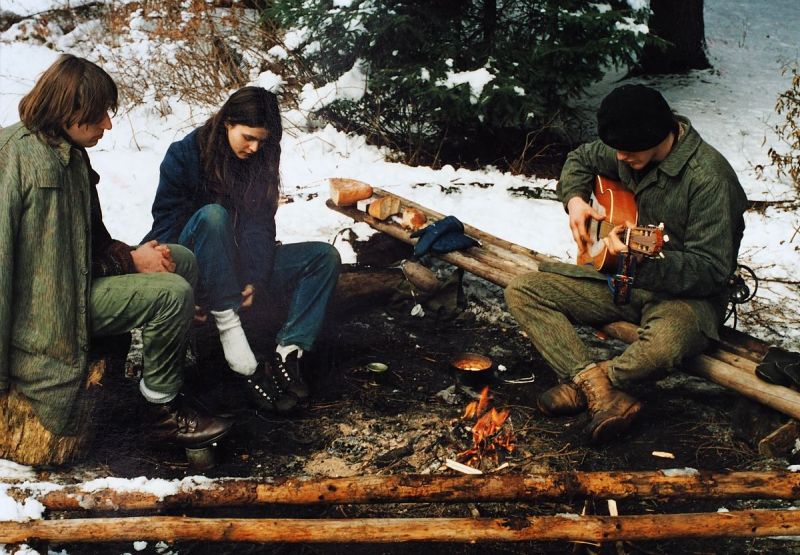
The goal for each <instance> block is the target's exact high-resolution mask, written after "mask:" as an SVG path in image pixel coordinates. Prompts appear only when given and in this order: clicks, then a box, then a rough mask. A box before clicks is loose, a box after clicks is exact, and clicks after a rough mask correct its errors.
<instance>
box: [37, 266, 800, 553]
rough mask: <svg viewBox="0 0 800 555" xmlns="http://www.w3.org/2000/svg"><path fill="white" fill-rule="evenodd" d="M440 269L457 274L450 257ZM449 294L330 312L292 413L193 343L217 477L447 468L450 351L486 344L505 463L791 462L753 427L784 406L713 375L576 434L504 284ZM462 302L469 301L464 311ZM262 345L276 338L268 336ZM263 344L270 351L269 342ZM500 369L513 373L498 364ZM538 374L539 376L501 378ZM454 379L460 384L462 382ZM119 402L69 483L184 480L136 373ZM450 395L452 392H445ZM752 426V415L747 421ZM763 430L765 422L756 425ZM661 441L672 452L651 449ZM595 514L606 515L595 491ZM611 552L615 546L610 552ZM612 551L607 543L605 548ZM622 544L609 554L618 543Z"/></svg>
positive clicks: (733, 548) (698, 548)
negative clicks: (625, 424)
mask: <svg viewBox="0 0 800 555" xmlns="http://www.w3.org/2000/svg"><path fill="white" fill-rule="evenodd" d="M444 271H445V272H447V271H450V270H449V269H448V268H446V267H445V268H444ZM452 282H453V283H454V285H453V286H452V287H451V288H450V289H449V291H448V292H447V293H446V294H443V295H440V296H439V298H435V299H430V300H429V302H427V303H422V304H423V307H424V308H425V315H424V316H422V317H420V316H413V315H412V314H411V311H412V308H413V307H414V305H415V304H416V301H419V300H420V299H419V298H417V299H414V298H410V297H405V296H403V295H399V296H398V298H396V299H394V300H393V301H392V302H386V303H383V304H376V305H375V306H374V307H372V308H370V309H367V310H362V311H359V312H357V313H353V314H351V315H349V316H348V317H342V316H339V317H336V318H331V319H329V321H328V323H327V326H326V330H325V334H324V337H323V338H322V340H321V341H320V345H319V347H318V348H317V349H316V351H315V352H314V353H311V354H310V356H308V357H304V358H305V361H306V373H307V376H308V378H309V380H310V382H311V383H312V384H313V389H314V392H313V398H312V401H311V403H310V405H309V406H308V407H307V408H304V409H302V410H299V411H298V412H296V413H295V414H291V415H288V416H278V415H273V414H260V413H257V412H255V411H253V410H252V409H250V408H249V407H248V406H247V402H246V400H245V397H244V395H243V391H242V389H241V385H240V383H239V382H238V381H237V380H236V378H234V376H233V375H232V373H231V372H230V371H228V370H226V369H225V363H224V360H222V358H221V354H220V352H219V350H218V349H217V348H216V345H215V343H214V341H213V340H211V341H203V342H202V345H201V346H200V347H199V348H198V349H197V351H198V352H199V354H200V355H201V359H202V361H203V362H202V363H200V364H197V365H196V368H194V370H193V373H192V387H193V389H194V390H195V391H196V392H197V394H198V395H199V396H201V397H202V398H203V399H204V401H205V402H206V403H207V404H209V406H211V407H212V408H214V409H215V410H218V411H226V412H232V413H234V414H235V415H236V417H237V419H238V425H237V427H236V428H235V429H234V431H233V432H232V433H231V434H230V436H229V437H228V438H226V439H225V440H224V442H223V444H222V445H221V446H220V448H219V451H218V458H219V464H218V466H217V467H216V468H214V469H213V470H212V471H210V472H207V473H206V474H207V475H209V476H237V477H256V478H257V477H279V476H351V475H364V474H373V475H374V474H401V473H423V474H428V473H433V474H452V473H454V471H452V470H450V469H447V468H446V467H444V462H445V460H446V459H448V458H449V459H453V458H455V457H456V454H457V453H459V452H461V451H463V450H465V449H467V448H468V447H470V434H469V432H468V431H467V430H466V425H467V424H468V423H465V422H464V421H462V420H461V419H460V417H461V415H462V413H463V410H464V408H465V406H466V405H467V403H469V402H470V401H471V400H472V398H471V395H470V392H469V391H466V390H464V389H463V388H461V387H460V385H459V384H457V383H456V379H455V377H454V375H453V373H452V371H451V369H450V366H449V362H448V361H449V360H450V359H451V358H452V357H453V356H454V355H455V354H457V353H458V352H462V351H473V352H478V353H483V354H486V355H488V356H490V357H491V358H492V359H493V361H494V369H495V372H494V376H493V378H492V379H491V383H490V390H491V394H492V396H493V404H494V406H495V407H497V408H498V409H508V410H510V419H509V422H507V423H506V426H507V427H509V426H513V432H514V433H515V434H516V440H517V441H516V449H515V450H514V451H513V452H512V453H510V454H507V455H505V456H503V457H501V458H500V460H499V461H498V462H497V463H495V462H494V461H488V460H487V461H484V469H485V470H487V471H491V470H492V468H494V467H496V466H497V464H498V463H503V462H505V463H508V466H507V467H506V468H504V469H503V470H501V472H505V473H534V472H547V471H564V470H601V469H602V470H611V469H620V470H652V469H660V468H683V467H692V468H696V469H706V470H765V469H785V468H786V465H787V464H788V461H787V460H786V459H766V458H763V457H761V456H759V455H758V453H757V451H756V450H755V449H754V447H753V444H752V442H751V441H750V440H749V439H748V436H756V437H760V436H759V435H758V434H762V435H763V433H762V429H764V430H767V431H769V428H770V426H773V427H774V426H777V425H778V424H779V423H780V422H781V421H782V417H780V415H777V414H776V413H773V412H771V411H768V410H761V409H758V408H757V407H753V406H752V405H751V404H749V403H743V402H742V401H741V400H740V399H739V397H738V396H737V395H735V394H734V393H732V392H730V391H728V390H725V389H723V388H721V387H719V386H716V385H714V384H711V383H709V382H706V381H704V380H702V379H699V378H695V377H692V376H689V375H687V374H683V373H676V374H674V375H672V376H670V377H668V378H666V379H665V380H663V381H661V382H659V383H657V384H650V385H649V386H648V387H641V388H640V389H638V390H637V391H636V392H635V393H636V395H638V396H639V397H640V398H641V399H642V400H643V401H644V403H645V409H644V412H643V414H642V416H641V418H640V420H639V422H638V423H637V424H636V425H635V427H634V428H633V429H632V430H631V432H630V433H629V434H627V435H626V436H625V437H623V438H621V439H620V440H619V441H617V442H615V443H612V444H610V445H608V446H604V447H591V446H589V445H587V443H586V442H585V440H584V435H583V432H582V428H583V424H584V423H585V419H586V417H585V415H581V416H578V417H571V418H557V419H551V418H546V417H544V416H542V415H541V414H539V413H538V412H537V411H536V410H535V408H533V406H534V402H533V400H534V399H535V397H536V395H537V394H539V393H540V392H541V391H543V390H544V389H546V388H548V387H550V386H551V385H554V384H555V378H554V375H553V374H552V372H551V371H550V370H549V369H548V368H547V366H546V364H545V363H544V362H543V361H542V360H541V359H540V358H538V356H537V354H536V353H535V351H534V350H533V348H532V347H531V346H530V344H529V342H528V340H527V339H526V338H525V337H524V336H523V335H522V334H521V333H520V331H519V328H518V327H517V326H516V325H515V323H514V321H513V319H512V318H511V317H510V315H509V314H508V313H507V312H506V311H505V308H504V305H503V302H502V294H501V291H500V290H499V288H497V287H495V286H492V285H490V284H487V283H486V282H483V281H482V280H478V279H476V278H470V277H469V276H467V277H466V278H465V279H464V282H463V287H461V288H459V287H458V286H457V281H456V280H452ZM458 305H460V308H459V307H458ZM581 333H582V334H583V336H584V337H585V339H586V340H587V341H590V342H591V343H592V345H593V346H594V347H595V348H597V349H599V350H601V351H604V352H605V353H606V354H607V355H609V356H610V355H611V354H613V352H614V351H615V350H617V349H621V348H622V347H623V346H622V345H621V344H619V343H616V342H613V341H603V340H601V339H598V338H597V337H596V336H595V335H594V333H593V331H592V330H590V329H582V330H581ZM260 339H263V344H264V345H269V338H268V337H261V338H260ZM265 348H266V347H265ZM370 362H383V363H384V364H386V365H388V371H387V372H386V373H384V374H382V375H379V376H376V375H375V374H372V373H370V372H368V371H367V370H366V365H367V364H369V363H370ZM501 366H502V367H505V371H499V370H497V368H498V367H501ZM531 377H532V378H533V381H532V383H508V382H510V381H514V380H519V379H524V378H528V379H530V378H531ZM454 386H455V387H454ZM109 391H110V392H113V393H112V395H113V397H114V403H113V405H111V404H109V405H108V406H107V407H106V409H105V410H104V416H103V419H104V420H105V425H104V426H103V433H102V435H101V436H99V437H98V439H97V441H96V445H95V447H94V449H93V451H92V453H91V456H90V460H89V461H87V462H86V463H85V464H82V465H80V466H78V467H74V468H71V469H58V470H59V472H62V473H63V472H70V473H71V475H72V476H73V477H74V478H75V479H76V480H83V479H91V478H93V477H97V476H119V477H136V476H141V475H145V476H147V477H151V478H152V477H162V478H181V477H184V476H187V475H192V474H196V473H197V472H196V471H194V470H193V469H191V468H189V467H188V465H187V463H186V460H185V457H184V454H183V452H182V451H181V450H178V449H170V448H164V447H163V446H158V445H154V444H153V443H152V442H150V441H148V434H147V429H146V426H143V425H141V424H140V422H141V421H142V420H143V417H142V415H141V408H142V405H141V403H140V402H138V396H137V394H136V391H135V383H134V382H133V381H132V380H124V379H119V380H115V381H114V382H113V384H112V385H111V386H110V389H109ZM448 393H450V395H448ZM754 423H755V424H757V425H754ZM757 428H758V429H757ZM653 451H666V452H669V453H672V454H673V455H674V459H664V458H659V457H656V456H653V454H652V453H653ZM584 501H585V500H583V499H572V500H564V501H563V502H560V503H557V502H540V503H535V504H533V503H519V504H460V505H444V504H410V505H376V506H354V505H342V506H330V507H293V508H286V507H281V508H275V507H267V508H265V507H260V508H257V509H238V510H235V511H232V510H226V511H217V512H214V511H209V510H205V511H196V512H194V513H191V512H190V513H183V514H192V515H195V516H262V517H268V516H293V517H319V518H324V517H331V518H341V517H356V516H370V517H371V516H375V517H377V516H388V517H418V516H428V517H432V516H459V517H470V516H478V515H479V516H481V517H501V516H509V515H516V516H520V515H548V514H556V513H579V512H581V510H582V508H583V506H584ZM788 505H790V502H788V501H787V502H775V501H760V502H759V501H746V502H728V501H725V502H719V501H717V502H714V501H698V502H693V503H692V502H685V503H676V502H674V501H673V502H666V501H653V500H648V501H623V502H620V503H619V512H620V514H621V515H625V514H643V513H674V512H700V511H716V510H717V509H719V508H721V507H723V506H724V507H725V508H727V509H731V510H733V509H747V508H754V507H758V508H775V507H786V506H788ZM592 507H594V510H595V514H608V513H607V508H606V507H605V505H604V504H603V503H600V502H599V501H598V502H597V503H594V504H592ZM798 545H800V544H798V543H794V542H786V541H781V540H774V539H725V540H720V539H714V540H704V541H696V540H691V541H689V540H686V541H660V542H636V543H635V544H628V545H626V546H625V549H626V552H627V553H659V554H661V553H663V554H667V553H669V554H674V553H787V552H798V553H800V547H797V546H798ZM573 548H574V546H573V545H571V544H566V543H541V542H540V543H524V544H477V545H469V544H432V545H431V544H428V545H408V544H398V545H391V544H390V545H378V544H350V545H344V546H343V545H337V544H330V545H328V544H322V545H269V546H266V545H255V544H232V543H231V544H213V545H210V544H204V543H195V542H179V543H176V544H170V545H167V544H162V545H161V546H158V545H156V544H154V543H152V542H151V543H149V544H148V547H147V548H146V549H145V550H144V551H142V553H169V552H172V553H181V554H200V553H230V554H239V553H242V554H247V553H308V554H317V553H319V554H339V553H348V554H353V555H355V554H361V553H364V554H366V553H369V554H380V553H385V554H400V553H408V552H409V551H411V550H416V549H420V550H423V551H425V552H430V553H452V554H456V553H464V554H473V553H474V554H478V553H480V554H486V553H565V552H567V553H571V552H573V551H572V550H573ZM50 549H51V550H55V551H58V550H59V549H66V550H67V552H68V553H70V554H76V553H109V554H110V553H125V552H130V553H133V552H134V551H133V548H132V545H131V544H130V543H125V544H121V543H120V544H102V545H88V544H83V545H77V544H72V545H66V544H64V545H57V544H51V545H50ZM605 549H606V550H608V549H610V548H605ZM608 552H610V551H608ZM614 552H616V551H614Z"/></svg>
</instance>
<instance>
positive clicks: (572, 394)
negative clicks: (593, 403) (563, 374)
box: [536, 383, 587, 416]
mask: <svg viewBox="0 0 800 555" xmlns="http://www.w3.org/2000/svg"><path fill="white" fill-rule="evenodd" d="M536 406H537V407H538V408H539V410H540V411H541V412H542V413H544V414H546V415H547V416H568V415H572V414H578V413H579V412H583V411H585V410H586V407H587V404H586V396H585V395H584V394H583V392H582V391H581V390H580V389H579V388H578V386H576V385H575V384H574V383H562V384H558V385H557V386H555V387H551V388H550V389H548V390H547V391H545V392H544V393H542V394H541V395H539V398H538V399H537V400H536Z"/></svg>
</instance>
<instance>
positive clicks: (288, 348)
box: [275, 345, 303, 362]
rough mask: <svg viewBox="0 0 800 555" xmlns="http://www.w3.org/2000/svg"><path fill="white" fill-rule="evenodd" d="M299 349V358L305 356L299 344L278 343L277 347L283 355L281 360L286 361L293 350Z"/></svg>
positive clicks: (277, 351) (278, 351)
mask: <svg viewBox="0 0 800 555" xmlns="http://www.w3.org/2000/svg"><path fill="white" fill-rule="evenodd" d="M295 351H297V358H300V357H302V356H303V349H301V348H300V347H298V346H297V345H278V346H277V347H276V348H275V352H276V353H278V354H279V355H281V360H282V361H283V362H286V357H288V356H289V355H290V354H292V353H293V352H295Z"/></svg>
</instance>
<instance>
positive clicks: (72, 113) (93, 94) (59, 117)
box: [19, 54, 118, 143]
mask: <svg viewBox="0 0 800 555" xmlns="http://www.w3.org/2000/svg"><path fill="white" fill-rule="evenodd" d="M117 100H118V96H117V85H116V84H114V81H113V80H112V79H111V77H110V76H109V75H108V73H106V72H105V71H103V69H102V68H100V66H98V65H96V64H93V63H92V62H90V61H89V60H85V59H83V58H78V57H76V56H73V55H71V54H62V55H61V56H59V58H58V60H56V61H55V63H54V64H53V65H51V66H50V67H49V68H47V69H46V70H45V72H44V73H43V74H42V76H41V77H39V80H38V81H37V82H36V84H35V85H34V86H33V89H31V91H30V92H29V93H28V94H26V95H25V96H24V97H23V98H22V100H21V101H20V103H19V118H20V120H22V123H24V124H25V127H27V128H28V129H29V130H31V131H33V132H34V133H37V134H39V135H40V136H42V138H44V139H45V140H46V141H48V142H50V143H53V142H57V141H58V140H59V138H60V137H62V136H63V134H64V129H66V128H67V127H71V126H72V125H73V124H76V123H77V124H79V125H82V124H85V123H97V122H99V121H100V120H102V119H103V117H104V116H105V115H106V114H107V113H108V112H109V111H111V112H116V111H117Z"/></svg>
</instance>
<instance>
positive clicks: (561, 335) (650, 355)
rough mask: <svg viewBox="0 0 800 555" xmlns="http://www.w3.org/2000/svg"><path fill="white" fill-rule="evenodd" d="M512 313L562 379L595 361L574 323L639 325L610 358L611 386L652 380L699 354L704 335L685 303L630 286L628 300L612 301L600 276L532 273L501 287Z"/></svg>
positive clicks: (704, 340) (595, 358)
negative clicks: (619, 303)
mask: <svg viewBox="0 0 800 555" xmlns="http://www.w3.org/2000/svg"><path fill="white" fill-rule="evenodd" d="M505 298H506V303H507V304H508V307H509V310H510V311H511V314H512V315H513V316H514V318H515V319H516V320H517V322H518V323H519V325H520V326H521V327H522V329H523V330H525V332H526V333H527V335H528V338H529V339H530V340H531V341H532V342H533V345H534V347H536V349H537V350H538V351H539V353H540V354H541V355H542V357H543V358H544V359H545V361H546V362H547V363H548V364H549V365H550V366H551V367H552V368H553V370H555V372H556V373H557V374H558V376H559V377H560V378H561V379H562V380H563V381H568V380H571V379H572V377H573V376H575V374H577V373H578V372H580V371H581V370H583V369H584V368H586V367H587V366H589V365H590V364H592V363H596V362H599V360H597V357H594V356H593V355H592V353H591V352H590V351H589V349H588V348H587V346H586V345H585V344H584V343H583V341H581V339H580V337H579V336H578V334H577V332H576V330H575V328H574V327H573V324H578V323H580V324H587V325H590V326H602V325H604V324H608V323H610V322H616V321H619V320H625V321H628V322H632V323H634V324H637V325H638V326H639V329H638V339H637V340H636V341H634V342H633V343H631V344H630V345H629V346H628V348H627V349H625V351H624V352H623V353H622V354H620V355H619V356H618V357H616V358H614V359H613V360H612V361H611V365H610V368H609V379H610V380H611V382H612V383H613V384H614V385H615V386H624V385H625V383H630V382H635V381H641V380H646V379H657V378H658V377H661V376H663V375H664V373H666V372H668V371H670V370H671V369H673V368H674V367H675V366H677V365H678V364H679V363H680V361H681V360H683V359H684V358H686V357H690V356H694V355H697V354H699V353H701V352H702V351H703V350H704V349H705V348H706V346H707V345H708V339H707V338H706V336H705V335H704V334H703V332H702V331H701V329H700V325H699V322H698V318H697V316H696V314H695V312H694V310H692V308H691V306H689V304H688V303H686V302H684V301H681V300H679V299H668V300H666V299H662V298H659V297H658V296H657V295H655V294H653V293H651V292H649V291H644V290H641V289H634V290H633V292H632V295H631V302H630V303H629V304H627V305H624V306H617V305H615V304H614V302H613V297H612V294H611V291H610V289H609V287H608V285H607V284H606V282H605V281H601V280H597V279H587V278H578V277H572V276H565V275H561V274H556V273H549V272H533V273H530V274H525V275H522V276H520V277H518V278H516V279H515V280H514V281H512V282H511V283H510V284H509V285H508V287H507V288H506V290H505Z"/></svg>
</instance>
